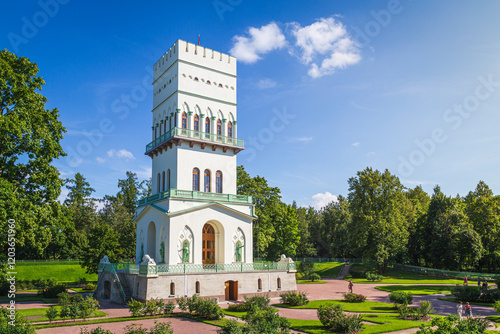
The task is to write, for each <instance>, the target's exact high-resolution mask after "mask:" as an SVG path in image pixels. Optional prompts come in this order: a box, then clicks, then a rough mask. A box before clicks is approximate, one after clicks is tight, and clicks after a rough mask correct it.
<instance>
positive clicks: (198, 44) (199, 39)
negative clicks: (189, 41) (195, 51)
mask: <svg viewBox="0 0 500 334" xmlns="http://www.w3.org/2000/svg"><path fill="white" fill-rule="evenodd" d="M198 45H200V35H198Z"/></svg>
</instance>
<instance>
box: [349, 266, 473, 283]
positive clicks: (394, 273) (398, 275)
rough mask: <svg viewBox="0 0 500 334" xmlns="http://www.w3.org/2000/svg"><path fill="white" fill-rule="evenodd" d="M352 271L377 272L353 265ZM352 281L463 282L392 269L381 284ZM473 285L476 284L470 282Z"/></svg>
mask: <svg viewBox="0 0 500 334" xmlns="http://www.w3.org/2000/svg"><path fill="white" fill-rule="evenodd" d="M351 270H355V271H375V270H376V268H375V267H374V266H372V265H368V264H359V263H356V264H353V266H352V268H351ZM350 279H351V278H350V277H349V276H348V277H346V278H345V280H350ZM352 281H353V282H354V283H386V284H436V285H438V284H462V283H463V280H461V279H449V278H441V277H432V276H425V275H420V274H415V273H410V272H406V271H400V270H395V269H391V268H387V270H386V273H385V275H384V279H383V280H382V281H380V282H372V281H368V280H367V279H366V278H353V279H352ZM469 283H470V284H473V283H475V282H469Z"/></svg>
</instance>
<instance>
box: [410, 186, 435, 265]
mask: <svg viewBox="0 0 500 334" xmlns="http://www.w3.org/2000/svg"><path fill="white" fill-rule="evenodd" d="M406 196H407V197H408V199H409V200H410V202H411V206H412V209H411V210H410V211H409V217H408V232H409V234H410V237H409V238H408V254H407V257H408V260H409V261H410V262H411V263H412V264H414V265H422V264H423V263H421V259H422V256H423V244H424V239H423V238H424V236H423V232H422V227H423V226H424V221H425V220H426V219H427V211H428V210H429V204H430V201H431V198H430V196H429V195H428V194H427V193H426V192H425V191H424V190H423V189H422V186H417V187H415V188H413V189H409V190H408V191H407V192H406Z"/></svg>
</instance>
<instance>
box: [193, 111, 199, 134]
mask: <svg viewBox="0 0 500 334" xmlns="http://www.w3.org/2000/svg"><path fill="white" fill-rule="evenodd" d="M194 131H200V117H199V116H198V115H194Z"/></svg>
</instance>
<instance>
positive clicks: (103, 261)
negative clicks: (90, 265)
mask: <svg viewBox="0 0 500 334" xmlns="http://www.w3.org/2000/svg"><path fill="white" fill-rule="evenodd" d="M99 263H109V259H108V256H107V255H104V256H103V258H102V259H101V261H100V262H99Z"/></svg>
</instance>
